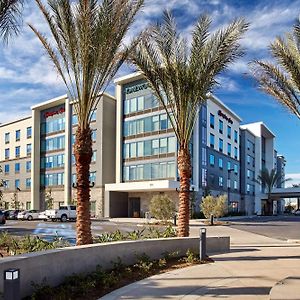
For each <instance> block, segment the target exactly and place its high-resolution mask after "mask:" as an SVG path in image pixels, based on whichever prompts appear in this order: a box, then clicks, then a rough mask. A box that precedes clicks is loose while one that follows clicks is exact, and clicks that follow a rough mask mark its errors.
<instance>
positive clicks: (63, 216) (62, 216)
mask: <svg viewBox="0 0 300 300" xmlns="http://www.w3.org/2000/svg"><path fill="white" fill-rule="evenodd" d="M46 216H47V218H48V219H51V220H52V221H53V222H54V221H57V220H60V221H61V222H66V221H67V220H69V221H71V220H76V216H77V214H76V206H75V205H66V206H61V207H60V208H59V209H49V210H46Z"/></svg>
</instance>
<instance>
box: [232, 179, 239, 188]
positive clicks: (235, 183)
mask: <svg viewBox="0 0 300 300" xmlns="http://www.w3.org/2000/svg"><path fill="white" fill-rule="evenodd" d="M233 188H234V189H235V190H237V189H238V186H237V181H236V180H234V181H233Z"/></svg>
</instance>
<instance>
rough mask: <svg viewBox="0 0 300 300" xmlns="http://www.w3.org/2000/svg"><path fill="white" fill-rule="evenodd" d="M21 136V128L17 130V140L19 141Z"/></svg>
mask: <svg viewBox="0 0 300 300" xmlns="http://www.w3.org/2000/svg"><path fill="white" fill-rule="evenodd" d="M20 138H21V130H16V141H19V140H20Z"/></svg>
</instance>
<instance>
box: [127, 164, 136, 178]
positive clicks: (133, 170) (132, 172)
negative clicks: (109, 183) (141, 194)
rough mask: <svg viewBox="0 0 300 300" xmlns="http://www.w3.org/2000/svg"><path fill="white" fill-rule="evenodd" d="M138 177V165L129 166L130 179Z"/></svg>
mask: <svg viewBox="0 0 300 300" xmlns="http://www.w3.org/2000/svg"><path fill="white" fill-rule="evenodd" d="M135 179H136V166H129V180H135Z"/></svg>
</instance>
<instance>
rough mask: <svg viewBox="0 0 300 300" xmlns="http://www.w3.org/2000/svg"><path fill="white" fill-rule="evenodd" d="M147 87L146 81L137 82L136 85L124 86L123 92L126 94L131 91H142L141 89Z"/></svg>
mask: <svg viewBox="0 0 300 300" xmlns="http://www.w3.org/2000/svg"><path fill="white" fill-rule="evenodd" d="M147 88H148V83H142V84H137V85H134V86H132V87H128V88H126V89H125V93H126V94H131V93H135V92H139V91H142V90H146V89H147Z"/></svg>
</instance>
